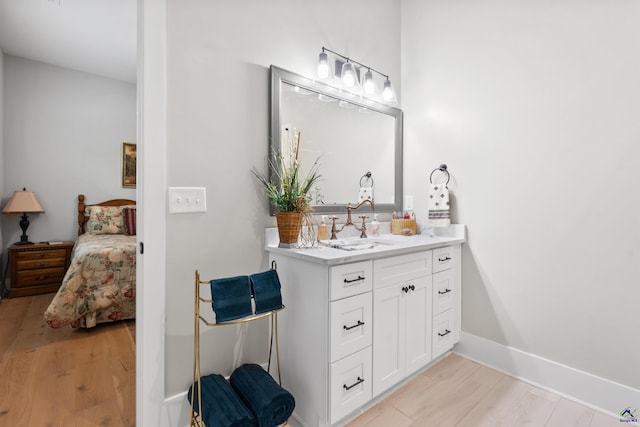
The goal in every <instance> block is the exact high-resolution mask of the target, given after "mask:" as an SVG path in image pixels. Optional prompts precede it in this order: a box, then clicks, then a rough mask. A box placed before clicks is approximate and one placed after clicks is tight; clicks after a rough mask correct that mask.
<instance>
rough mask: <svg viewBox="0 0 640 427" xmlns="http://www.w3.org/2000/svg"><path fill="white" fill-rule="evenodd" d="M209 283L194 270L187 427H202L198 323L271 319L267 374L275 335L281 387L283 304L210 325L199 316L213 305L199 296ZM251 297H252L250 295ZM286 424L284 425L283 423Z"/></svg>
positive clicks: (235, 323) (225, 324)
mask: <svg viewBox="0 0 640 427" xmlns="http://www.w3.org/2000/svg"><path fill="white" fill-rule="evenodd" d="M271 267H272V268H273V269H275V265H274V264H272V266H271ZM210 283H211V281H209V280H201V279H200V272H199V271H198V270H196V273H195V298H194V322H193V333H194V339H193V381H192V383H191V390H192V392H191V393H192V395H191V414H190V417H189V426H190V427H194V426H198V427H202V426H203V424H202V384H201V383H200V377H201V373H200V322H202V323H204V324H205V325H206V326H228V325H238V324H242V323H248V322H253V321H254V320H259V319H264V318H266V317H271V333H270V339H269V359H268V363H267V372H269V371H270V370H271V354H272V349H273V338H274V333H275V340H276V361H277V365H278V384H280V385H282V378H281V375H280V349H279V346H278V313H279V312H280V311H282V310H284V304H283V305H282V306H281V307H280V308H278V309H275V310H271V311H268V312H266V313H260V314H254V315H252V316H246V317H242V318H240V319H235V320H229V321H227V322H220V323H212V322H209V321H208V320H207V319H205V318H204V317H203V316H202V315H201V314H200V304H201V303H209V304H211V303H213V299H207V298H202V297H201V296H200V286H202V285H208V284H210ZM252 297H253V295H252ZM196 382H197V384H198V408H197V413H198V415H197V416H196V415H195V412H196V411H195V410H196V408H194V402H195V396H194V394H195V388H194V387H195V385H196ZM285 424H286V423H285Z"/></svg>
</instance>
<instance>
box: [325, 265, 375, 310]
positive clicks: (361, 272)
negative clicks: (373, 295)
mask: <svg viewBox="0 0 640 427" xmlns="http://www.w3.org/2000/svg"><path fill="white" fill-rule="evenodd" d="M372 272H373V267H372V263H371V261H362V262H355V263H353V264H342V265H336V266H334V267H331V270H330V272H329V282H330V285H329V300H330V301H335V300H338V299H341V298H346V297H350V296H353V295H358V294H361V293H363V292H367V291H370V290H371V289H372V288H373V274H372Z"/></svg>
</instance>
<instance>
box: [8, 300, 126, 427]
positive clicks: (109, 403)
mask: <svg viewBox="0 0 640 427" xmlns="http://www.w3.org/2000/svg"><path fill="white" fill-rule="evenodd" d="M52 298H53V294H47V295H37V296H32V297H23V298H11V299H4V300H1V301H0V426H20V427H22V426H25V427H56V426H60V427H63V426H64V427H72V426H77V427H91V426H101V427H107V426H108V427H119V426H134V425H135V419H136V418H135V406H136V404H135V402H136V397H135V344H134V338H133V337H132V334H131V333H130V329H132V328H133V325H135V322H134V321H122V322H116V323H111V324H103V325H98V326H97V327H95V328H92V329H88V330H85V329H76V330H74V329H71V328H69V327H62V328H59V329H52V328H50V327H49V326H48V325H47V324H46V323H45V321H44V318H43V313H44V311H45V309H46V308H47V306H48V305H49V302H50V301H51V299H52Z"/></svg>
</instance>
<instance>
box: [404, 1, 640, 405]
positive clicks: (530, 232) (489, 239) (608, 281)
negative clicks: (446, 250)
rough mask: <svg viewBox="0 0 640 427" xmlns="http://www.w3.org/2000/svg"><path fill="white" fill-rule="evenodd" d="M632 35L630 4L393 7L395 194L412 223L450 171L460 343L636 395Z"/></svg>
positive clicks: (633, 4)
mask: <svg viewBox="0 0 640 427" xmlns="http://www.w3.org/2000/svg"><path fill="white" fill-rule="evenodd" d="M638 22H640V2H638V1H635V0H617V1H609V0H591V1H578V0H563V1H555V2H540V1H534V0H526V1H519V2H513V1H505V0H483V1H469V0H466V1H456V2H451V1H445V0H420V1H418V0H403V1H402V83H403V87H404V88H405V89H406V90H404V91H403V93H402V99H403V109H404V111H405V144H406V145H405V148H406V151H405V165H406V166H405V177H406V180H405V191H406V193H407V194H415V195H423V196H420V197H416V201H415V205H416V210H417V211H418V212H419V213H421V214H423V215H424V214H425V212H426V198H425V196H424V195H425V194H426V192H427V183H428V180H426V179H425V177H428V173H429V172H430V171H431V170H432V169H433V168H434V167H436V166H437V165H438V164H440V163H447V164H448V165H449V170H450V171H451V173H452V175H453V180H454V182H453V185H452V186H453V187H454V189H455V195H456V198H455V206H454V215H455V218H454V219H455V220H456V221H458V222H462V223H466V224H467V226H468V232H469V242H468V245H466V247H465V251H464V254H463V288H464V290H463V299H462V300H463V306H464V307H463V329H464V330H465V331H467V332H469V333H471V334H475V335H478V336H481V337H484V338H487V339H489V340H493V341H496V342H499V343H502V344H506V345H508V346H512V347H515V348H518V349H521V350H524V351H526V352H530V353H533V354H535V355H538V356H541V357H545V358H548V359H551V360H553V361H556V362H559V363H562V364H565V365H569V366H571V367H574V368H577V369H580V370H583V371H586V372H589V373H592V374H594V375H598V376H601V377H604V378H606V379H609V380H612V381H615V382H618V383H621V384H625V385H628V386H631V387H635V388H640V364H638V354H640V340H638V326H639V322H638V316H637V314H638V302H639V301H640V287H639V286H638V283H640V246H639V245H638V242H639V241H640V222H639V221H638V212H639V211H640V192H639V191H638V183H640V120H639V119H638V117H640V44H638V40H640V25H638ZM626 404H627V403H625V402H620V405H623V406H624V405H626Z"/></svg>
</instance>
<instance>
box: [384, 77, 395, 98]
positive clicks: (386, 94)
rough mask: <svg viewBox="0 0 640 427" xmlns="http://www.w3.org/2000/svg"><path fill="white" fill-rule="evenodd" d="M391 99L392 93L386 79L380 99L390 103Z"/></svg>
mask: <svg viewBox="0 0 640 427" xmlns="http://www.w3.org/2000/svg"><path fill="white" fill-rule="evenodd" d="M392 98H393V91H392V90H391V82H390V81H389V79H387V80H386V81H385V82H384V89H383V90H382V99H384V100H385V101H391V99H392Z"/></svg>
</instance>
